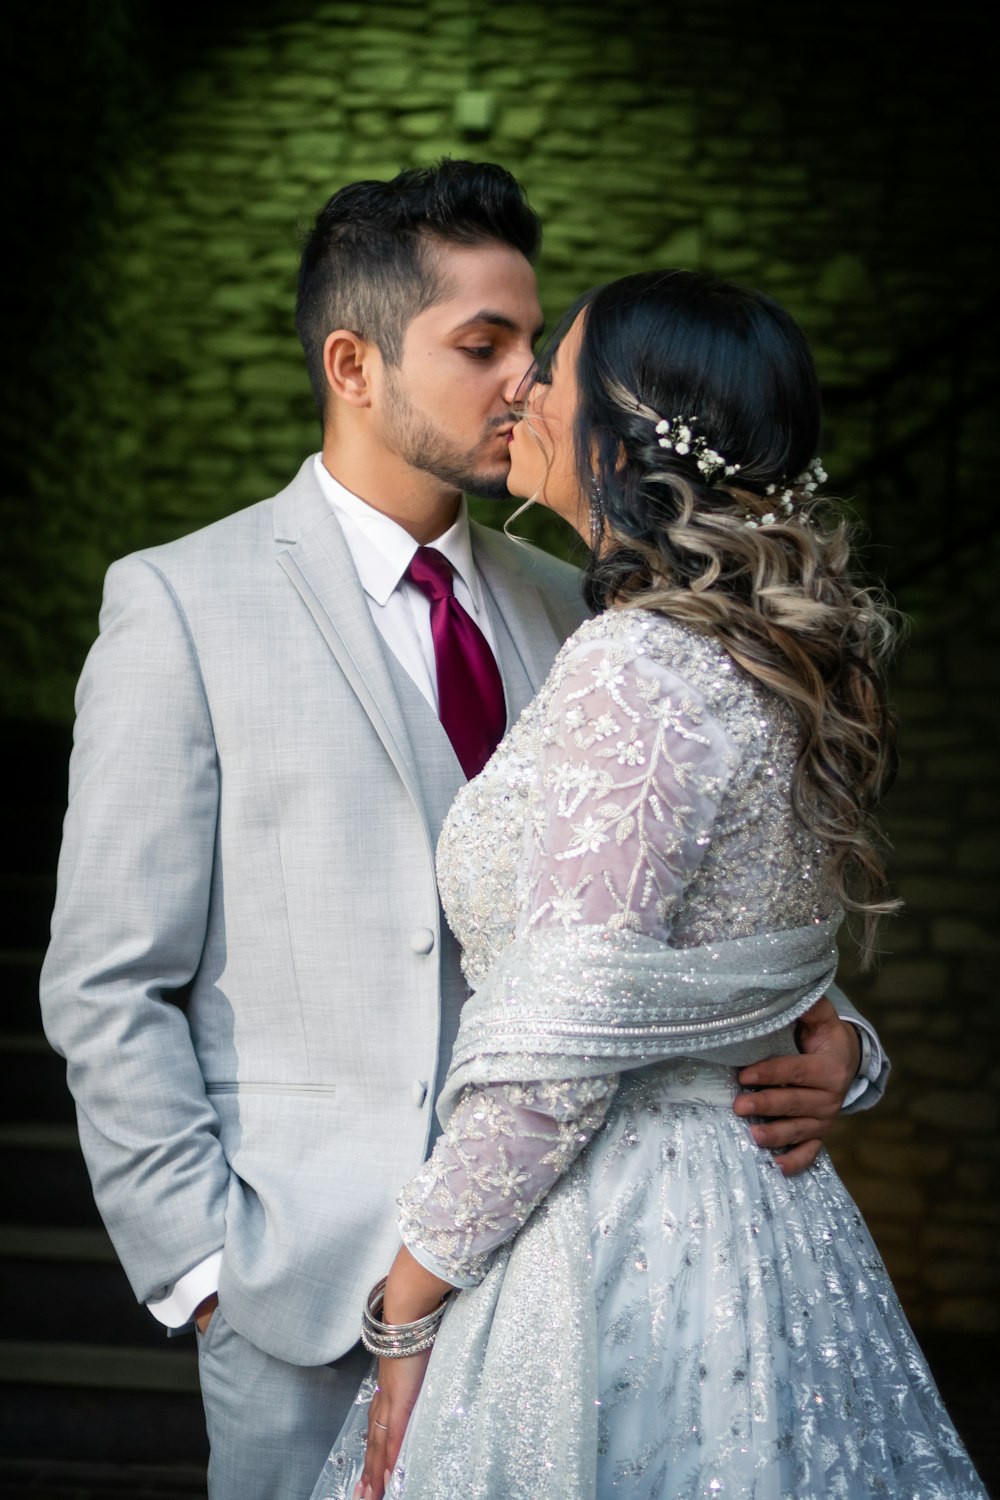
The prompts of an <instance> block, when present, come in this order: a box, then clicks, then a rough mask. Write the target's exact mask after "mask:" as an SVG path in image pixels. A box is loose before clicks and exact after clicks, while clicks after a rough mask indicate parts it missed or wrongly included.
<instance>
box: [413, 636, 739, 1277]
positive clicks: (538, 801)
mask: <svg viewBox="0 0 1000 1500" xmlns="http://www.w3.org/2000/svg"><path fill="white" fill-rule="evenodd" d="M734 755H735V752H734V750H733V747H732V746H731V744H730V742H729V740H728V738H727V736H726V734H725V732H724V730H723V729H722V727H721V725H720V724H719V723H718V721H717V720H715V719H713V718H712V716H711V715H710V714H709V713H708V712H707V711H706V710H705V708H704V704H703V702H702V700H701V699H700V698H699V696H698V694H697V693H696V692H695V690H694V689H693V688H691V687H690V686H689V685H687V684H686V683H685V682H684V681H683V680H682V679H681V678H679V677H677V676H676V675H675V674H673V673H672V672H670V671H669V670H667V669H665V668H664V667H663V666H662V665H661V664H660V663H657V662H653V661H651V660H649V659H648V658H647V657H645V656H643V655H639V654H637V653H636V652H635V650H634V649H631V650H630V649H629V648H628V647H627V646H622V645H615V644H613V643H608V642H603V641H600V640H597V641H594V640H589V641H587V642H586V643H585V644H583V645H582V646H579V647H578V648H577V649H576V650H575V651H573V653H572V655H571V656H570V657H569V659H568V661H567V662H566V663H565V665H564V668H563V671H562V672H561V674H560V676H559V678H558V680H557V685H556V687H555V690H554V692H553V693H552V695H551V698H550V700H549V702H548V705H547V707H546V710H545V713H544V717H543V720H542V724H541V750H540V754H539V757H538V764H537V771H536V775H535V777H534V781H533V787H532V791H531V793H530V796H529V803H528V807H529V813H528V818H527V822H526V828H525V850H524V862H523V866H522V883H521V891H520V899H519V917H518V924H517V931H516V934H515V938H514V941H515V942H516V941H518V940H519V939H520V938H523V937H524V936H525V935H527V934H529V933H532V932H534V931H536V930H538V929H539V928H541V927H544V926H547V925H548V926H551V925H553V924H555V925H562V926H565V927H573V926H578V925H589V926H592V927H600V928H611V929H614V928H619V929H620V928H622V927H628V928H630V929H634V930H636V931H641V932H643V933H645V934H647V935H649V936H654V937H658V938H660V939H662V940H664V941H669V937H670V926H671V918H672V913H673V912H674V911H675V910H676V907H677V905H678V903H679V901H680V900H681V897H682V895H683V892H684V889H685V887H686V885H687V884H688V883H689V881H690V880H691V878H692V876H693V874H694V872H695V870H696V869H697V867H698V865H699V863H700V862H701V859H702V858H703V855H704V851H705V849H706V847H707V845H708V842H709V839H710V837H711V829H712V824H713V821H714V818H715V815H716V811H717V808H718V803H719V799H720V797H721V795H722V792H723V790H724V788H725V785H726V783H727V781H728V779H729V776H730V774H731V771H732V766H733V763H734ZM526 1066H528V1067H529V1068H530V1059H529V1060H527V1063H526ZM617 1083H618V1078H617V1075H616V1074H613V1073H611V1074H608V1075H605V1076H603V1077H599V1078H589V1079H566V1080H564V1081H562V1082H557V1083H546V1082H538V1081H531V1079H530V1077H529V1078H528V1079H527V1080H511V1081H509V1082H504V1083H496V1084H490V1085H487V1086H483V1087H480V1088H470V1089H468V1090H467V1091H466V1092H465V1094H464V1095H463V1096H462V1097H461V1099H460V1101H459V1103H458V1105H457V1107H456V1108H455V1110H454V1112H453V1114H452V1116H451V1118H450V1120H449V1122H448V1125H447V1128H446V1131H445V1133H444V1135H442V1137H441V1138H440V1139H439V1141H438V1142H437V1145H436V1146H435V1149H434V1152H433V1155H432V1156H431V1157H430V1159H429V1160H428V1161H427V1162H426V1163H425V1164H424V1166H423V1168H422V1169H421V1171H420V1172H419V1173H418V1174H417V1176H416V1177H415V1178H414V1179H413V1181H412V1182H411V1183H410V1184H409V1185H408V1186H407V1187H406V1188H405V1189H404V1191H403V1193H402V1194H401V1196H400V1200H399V1205H400V1220H399V1226H400V1232H401V1234H402V1237H403V1241H404V1243H405V1244H406V1245H407V1247H408V1248H409V1250H410V1251H411V1253H412V1254H413V1255H414V1256H415V1257H416V1259H417V1260H419V1261H420V1262H421V1264H423V1265H424V1266H425V1267H426V1268H427V1269H428V1270H431V1271H433V1272H434V1273H435V1274H436V1275H438V1276H440V1277H442V1279H443V1280H446V1281H450V1282H451V1283H452V1284H453V1285H455V1286H470V1285H474V1284H475V1283H476V1282H477V1281H479V1280H480V1279H481V1278H482V1276H483V1275H484V1274H485V1272H486V1270H487V1268H488V1264H489V1260H490V1256H491V1254H492V1252H493V1251H494V1250H496V1248H497V1247H498V1246H499V1245H501V1244H502V1243H503V1242H504V1241H505V1240H507V1239H509V1238H510V1237H511V1236H512V1235H513V1234H515V1233H516V1232H517V1231H518V1229H520V1227H521V1226H522V1225H523V1224H524V1222H525V1221H526V1220H527V1218H528V1217H529V1215H530V1214H531V1212H532V1210H533V1209H534V1208H535V1207H536V1206H537V1204H538V1203H539V1202H540V1201H541V1199H542V1198H543V1197H544V1196H545V1194H546V1193H547V1192H549V1191H550V1189H551V1188H552V1186H553V1185H554V1183H555V1182H556V1181H557V1180H558V1178H559V1177H560V1175H561V1174H562V1173H563V1172H565V1171H566V1170H567V1168H568V1167H569V1166H570V1165H571V1163H572V1162H573V1161H574V1159H575V1158H576V1157H577V1156H578V1155H579V1153H580V1151H582V1150H583V1148H584V1146H585V1145H586V1144H587V1142H588V1141H589V1140H590V1139H591V1137H592V1136H593V1134H594V1132H595V1131H596V1130H598V1129H599V1128H600V1126H601V1124H602V1123H603V1120H604V1118H605V1116H606V1114H607V1111H608V1109H609V1107H610V1105H611V1102H612V1099H613V1097H614V1093H615V1089H616V1088H617Z"/></svg>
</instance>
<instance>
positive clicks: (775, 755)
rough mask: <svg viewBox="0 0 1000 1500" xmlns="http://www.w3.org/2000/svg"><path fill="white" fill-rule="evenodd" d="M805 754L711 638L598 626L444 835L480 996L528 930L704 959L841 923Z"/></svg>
mask: <svg viewBox="0 0 1000 1500" xmlns="http://www.w3.org/2000/svg"><path fill="white" fill-rule="evenodd" d="M798 738H799V737H798V729H797V725H796V721H795V716H794V714H793V712H792V710H791V709H790V708H789V707H788V705H787V704H785V703H784V702H783V701H782V700H780V699H778V698H777V697H776V696H775V695H774V694H773V693H770V692H768V691H767V690H766V689H765V688H764V687H762V686H761V685H760V684H759V683H757V682H756V681H755V680H754V679H752V678H751V677H750V676H749V675H748V674H747V673H745V672H743V671H742V670H741V669H740V668H738V667H737V666H736V665H735V663H734V662H733V660H732V658H731V657H730V656H729V654H728V652H727V651H726V650H725V649H724V648H723V647H722V646H721V645H719V644H718V643H717V642H716V641H714V640H713V639H712V638H710V637H709V636H707V635H705V634H703V633H701V632H698V631H695V630H693V629H691V628H689V627H687V626H684V625H680V624H678V623H676V622H675V621H672V620H670V619H667V618H666V617H665V616H662V615H658V614H654V613H651V612H649V611H647V610H638V609H633V610H615V611H608V612H607V613H605V614H603V615H600V616H598V617H597V618H596V619H593V620H588V621H587V622H586V623H585V624H584V625H582V626H581V627H580V628H579V629H578V630H577V631H576V632H575V633H574V635H572V636H571V637H570V639H569V640H568V641H567V642H566V644H565V645H564V647H563V648H562V650H561V651H560V653H559V656H558V657H557V659H556V662H555V665H554V667H553V669H552V672H551V673H550V675H549V678H548V680H547V682H546V683H545V686H544V687H543V689H542V691H541V692H540V693H539V695H538V697H537V698H536V699H535V700H534V701H533V702H532V703H531V704H529V706H528V707H527V708H526V709H525V711H524V713H523V714H522V715H521V717H520V719H519V720H518V721H517V723H516V724H515V725H514V726H513V728H512V729H511V730H510V732H509V733H508V735H507V736H506V738H505V739H504V740H503V742H502V743H501V745H500V746H499V748H498V749H497V751H496V753H495V755H494V756H493V757H492V759H491V760H490V761H489V762H488V764H487V765H486V767H485V769H484V770H483V771H482V773H481V774H480V775H479V776H477V777H476V778H475V779H474V780H473V781H471V782H470V783H469V784H468V785H467V786H466V787H464V788H463V789H462V791H461V792H460V793H459V795H458V797H457V798H456V800H455V802H454V804H453V806H452V808H451V811H450V812H449V814H448V817H447V819H446V820H445V824H444V827H443V830H442V833H441V839H440V842H439V844H438V874H439V881H440V887H441V894H442V900H443V902H444V906H445V911H446V913H447V916H448V920H449V923H450V924H451V927H452V929H453V931H454V932H455V934H456V936H457V937H458V940H459V942H460V943H461V945H462V948H463V967H464V968H465V972H466V977H467V978H468V980H469V982H470V984H472V985H473V987H476V986H477V985H478V984H480V983H481V982H482V981H483V979H484V978H485V976H486V974H487V973H488V971H489V969H490V968H491V967H492V965H493V964H494V963H495V962H496V959H497V958H498V956H499V954H500V953H501V952H502V951H503V949H504V948H506V947H507V945H508V944H509V943H510V942H511V941H512V939H513V937H514V935H515V932H516V931H517V929H518V927H519V926H522V927H523V928H538V927H539V926H545V925H551V924H561V925H563V926H564V927H572V926H575V925H578V924H584V923H586V924H598V925H601V924H608V925H610V926H612V927H615V926H617V927H629V928H633V929H635V930H638V931H643V932H646V933H648V934H650V935H652V936H660V937H663V938H666V939H668V940H669V941H670V943H671V944H672V945H673V946H675V947H688V946H694V945H698V944H705V943H709V942H713V941H716V942H717V941H720V940H723V939H725V938H731V937H742V936H749V935H752V934H755V933H759V932H766V931H769V930H771V931H773V930H775V929H780V928H785V927H796V926H800V925H804V924H806V923H809V922H811V921H815V920H817V919H818V918H821V917H825V916H827V915H828V914H829V912H830V911H831V909H832V908H833V906H834V905H835V899H834V896H833V893H832V891H831V888H830V881H829V876H828V872H827V862H826V860H825V858H824V852H823V848H822V846H821V845H819V844H818V843H817V841H816V840H815V839H814V838H812V837H811V836H810V835H809V834H808V833H807V832H806V831H805V830H804V829H803V828H802V826H801V825H800V824H799V822H798V820H797V819H796V817H795V815H794V813H793V811H792V804H791V780H792V772H793V769H794V765H795V760H796V756H797V753H798Z"/></svg>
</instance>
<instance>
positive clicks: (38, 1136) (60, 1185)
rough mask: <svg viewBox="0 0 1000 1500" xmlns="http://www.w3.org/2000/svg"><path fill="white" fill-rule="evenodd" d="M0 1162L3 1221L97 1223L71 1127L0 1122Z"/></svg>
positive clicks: (93, 1226)
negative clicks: (2, 1181) (0, 1164)
mask: <svg viewBox="0 0 1000 1500" xmlns="http://www.w3.org/2000/svg"><path fill="white" fill-rule="evenodd" d="M0 1163H2V1171H3V1179H4V1188H3V1199H2V1202H3V1208H2V1213H3V1216H4V1219H5V1221H6V1222H7V1223H9V1224H29V1225H50V1226H52V1227H58V1228H70V1229H96V1228H99V1227H100V1222H101V1221H100V1216H99V1215H98V1212H97V1209H96V1207H95V1206H94V1195H93V1193H92V1191H91V1187H90V1178H89V1177H88V1175H87V1168H86V1167H85V1165H84V1161H83V1156H82V1155H81V1153H80V1143H79V1140H78V1138H77V1133H76V1126H75V1125H68V1124H45V1123H41V1122H33V1123H29V1124H21V1123H17V1122H13V1123H5V1124H0Z"/></svg>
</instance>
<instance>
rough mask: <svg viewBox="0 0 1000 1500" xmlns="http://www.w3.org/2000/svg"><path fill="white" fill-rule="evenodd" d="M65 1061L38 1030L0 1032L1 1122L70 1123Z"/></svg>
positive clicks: (27, 1123)
mask: <svg viewBox="0 0 1000 1500" xmlns="http://www.w3.org/2000/svg"><path fill="white" fill-rule="evenodd" d="M75 1118H76V1115H75V1111H74V1106H73V1100H72V1097H71V1095H70V1092H69V1089H68V1088H67V1087H66V1063H65V1061H64V1059H63V1058H61V1057H60V1056H59V1054H58V1053H56V1052H53V1050H52V1048H51V1047H50V1046H49V1044H48V1042H47V1041H46V1040H45V1037H44V1036H43V1035H42V1032H41V1031H23V1032H0V1123H4V1124H11V1125H17V1124H21V1125H29V1124H34V1123H38V1124H53V1125H55V1124H59V1125H72V1124H73V1121H74V1120H75Z"/></svg>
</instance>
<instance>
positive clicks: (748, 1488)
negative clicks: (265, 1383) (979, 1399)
mask: <svg viewBox="0 0 1000 1500" xmlns="http://www.w3.org/2000/svg"><path fill="white" fill-rule="evenodd" d="M735 1093H736V1084H735V1078H734V1075H733V1073H732V1072H731V1071H730V1070H729V1069H726V1068H721V1067H717V1066H713V1065H711V1064H706V1063H695V1062H690V1063H689V1062H686V1061H681V1062H672V1063H665V1064H660V1065H657V1066H656V1067H652V1068H649V1069H645V1070H642V1071H641V1072H637V1073H634V1074H630V1075H627V1076H626V1077H625V1078H624V1079H623V1080H622V1084H621V1086H620V1089H619V1093H618V1096H617V1099H616V1102H615V1106H614V1109H613V1111H612V1114H611V1115H610V1117H609V1119H608V1121H607V1123H606V1125H605V1127H604V1129H603V1130H602V1131H601V1132H600V1133H599V1134H598V1136H597V1137H595V1139H594V1141H593V1142H592V1143H591V1146H590V1147H589V1149H588V1151H587V1152H586V1153H585V1154H584V1156H583V1157H581V1158H580V1161H579V1163H578V1165H577V1168H575V1169H574V1173H573V1174H571V1176H572V1178H573V1180H571V1181H569V1182H565V1180H564V1184H560V1188H558V1189H557V1190H556V1193H557V1194H559V1193H562V1194H563V1196H564V1197H565V1199H566V1201H567V1204H568V1205H569V1207H568V1208H567V1211H566V1212H565V1213H563V1214H562V1215H560V1214H559V1213H558V1212H553V1213H552V1214H551V1215H550V1216H549V1217H550V1219H551V1223H546V1218H545V1215H544V1214H542V1215H541V1216H539V1213H537V1212H536V1215H535V1219H538V1223H537V1224H535V1219H533V1220H532V1221H529V1224H528V1226H526V1228H525V1230H522V1232H521V1234H520V1235H519V1236H518V1237H517V1239H516V1240H515V1241H514V1242H513V1244H512V1246H511V1247H510V1249H509V1250H505V1251H504V1252H502V1253H501V1255H500V1256H499V1257H498V1261H497V1264H496V1266H495V1267H494V1268H493V1270H491V1272H490V1273H489V1275H488V1276H487V1279H486V1281H485V1282H484V1283H483V1284H482V1285H481V1286H480V1287H476V1288H473V1289H472V1290H471V1291H468V1292H463V1293H462V1294H461V1295H460V1297H459V1298H458V1299H457V1302H456V1304H455V1307H454V1309H453V1310H452V1311H451V1312H450V1313H449V1316H448V1318H447V1319H446V1321H445V1327H444V1329H443V1330H442V1335H441V1337H440V1338H439V1341H438V1345H437V1347H436V1349H435V1353H434V1356H433V1358H432V1360H431V1365H430V1369H429V1372H428V1380H427V1382H426V1384H425V1391H424V1394H422V1396H421V1401H420V1402H418V1405H417V1408H416V1410H415V1413H414V1417H413V1420H412V1421H411V1424H410V1428H409V1430H408V1432H407V1436H406V1440H405V1442H404V1446H403V1451H402V1453H401V1455H400V1460H399V1463H398V1465H397V1469H396V1472H395V1474H394V1476H393V1480H392V1484H391V1488H390V1495H391V1496H393V1497H405V1500H451V1497H458V1496H461V1497H462V1500H472V1497H477V1500H543V1497H545V1500H593V1497H595V1496H596V1497H598V1500H612V1497H627V1500H696V1497H697V1500H701V1497H712V1496H719V1497H722V1500H734V1497H737V1500H868V1497H872V1496H880V1497H898V1500H913V1497H914V1496H918V1495H919V1496H922V1497H923V1496H926V1497H928V1500H945V1497H948V1500H955V1497H970V1500H971V1497H975V1500H985V1491H984V1489H983V1488H982V1486H981V1484H980V1483H979V1481H978V1479H977V1477H976V1475H975V1473H974V1471H973V1469H972V1467H971V1464H970V1462H969V1460H968V1457H967V1455H966V1453H965V1450H964V1448H963V1446H962V1444H961V1441H960V1440H959V1438H958V1436H957V1434H956V1433H955V1430H954V1428H953V1426H952V1425H951V1422H950V1421H949V1419H948V1416H947V1413H946V1412H945V1411H944V1408H943V1406H942V1404H941V1401H940V1398H939V1396H938V1394H937V1391H936V1388H935V1386H934V1383H933V1380H932V1378H931V1376H930V1373H929V1371H928V1369H927V1366H926V1363H925V1361H924V1359H923V1356H922V1355H921V1353H920V1350H919V1348H918V1347H917V1345H916V1342H915V1340H914V1338H913V1335H912V1333H911V1331H910V1329H909V1326H908V1324H907V1322H906V1319H905V1317H904V1315H903V1312H902V1309H901V1308H900V1305H899V1302H898V1300H897V1298H896V1295H895V1293H894V1291H893V1289H892V1286H891V1284H890V1282H889V1279H888V1276H887V1275H886V1272H885V1269H884V1267H883V1265H882V1263H881V1260H880V1258H879V1256H878V1253H877V1251H876V1249H875V1246H874V1244H873V1242H872V1240H871V1237H870V1236H869V1234H868V1232H867V1230H866V1229H865V1226H864V1224H863V1222H862V1219H861V1216H860V1214H859V1212H858V1210H857V1208H856V1206H855V1205H854V1203H853V1202H852V1200H851V1199H850V1197H849V1196H848V1194H847V1192H846V1191H845V1189H844V1187H843V1185H842V1183H841V1182H840V1179H839V1178H838V1177H837V1174H836V1172H835V1171H834V1169H833V1167H832V1165H831V1163H830V1161H829V1159H828V1158H827V1157H826V1156H825V1154H824V1155H823V1156H821V1158H820V1160H819V1162H818V1163H817V1164H816V1165H815V1166H814V1167H813V1168H812V1169H811V1170H810V1171H808V1172H806V1173H804V1174H803V1175H801V1176H799V1177H795V1178H791V1179H786V1178H784V1177H783V1176H782V1174H781V1172H780V1171H779V1170H778V1168H777V1166H776V1165H775V1163H774V1160H773V1158H771V1157H770V1156H769V1155H768V1154H767V1153H766V1152H762V1151H761V1150H760V1149H759V1148H758V1147H757V1146H756V1145H755V1144H754V1142H753V1140H752V1138H751V1136H750V1134H749V1131H748V1128H747V1125H746V1123H745V1122H743V1121H741V1120H739V1119H738V1118H737V1117H736V1116H735V1115H734V1114H733V1113H732V1108H731V1105H732V1100H733V1097H734V1095H735ZM574 1195H575V1198H574ZM553 1196H555V1195H553ZM574 1202H575V1204H576V1205H577V1207H576V1208H574V1207H573V1203H574ZM553 1208H554V1209H558V1204H555V1205H553ZM560 1223H561V1224H562V1229H560ZM553 1225H554V1226H555V1229H553ZM566 1225H570V1226H573V1225H576V1226H577V1227H578V1231H579V1235H580V1242H579V1244H578V1245H576V1246H575V1247H574V1246H571V1247H570V1253H571V1254H572V1253H574V1251H575V1253H576V1255H577V1256H578V1260H579V1265H580V1267H581V1268H582V1280H581V1285H583V1286H585V1287H586V1289H587V1291H586V1296H587V1298H588V1303H587V1305H583V1304H577V1305H575V1306H573V1305H571V1306H568V1307H566V1308H559V1307H556V1308H555V1309H553V1307H552V1305H551V1299H550V1288H549V1286H548V1285H547V1283H546V1277H545V1267H546V1265H552V1264H553V1257H554V1255H557V1254H558V1253H560V1252H559V1241H558V1235H559V1234H560V1233H563V1232H564V1229H565V1226H566ZM533 1226H534V1227H533ZM554 1235H555V1237H553V1236H554ZM554 1247H555V1248H554ZM522 1262H523V1264H522ZM467 1299H468V1300H467ZM455 1314H457V1316H455ZM560 1317H561V1318H562V1319H563V1324H562V1327H560V1322H559V1319H560ZM581 1327H582V1328H583V1335H584V1336H583V1337H581ZM529 1341H530V1347H529ZM561 1346H562V1347H563V1348H565V1350H566V1351H567V1353H569V1351H571V1350H572V1351H582V1352H576V1353H574V1354H573V1356H572V1358H571V1359H570V1360H569V1361H568V1368H569V1371H570V1374H569V1376H568V1377H567V1376H566V1371H565V1369H564V1368H563V1367H562V1366H561V1365H560V1361H559V1355H560V1347H561ZM588 1350H589V1351H591V1352H590V1353H588ZM463 1361H465V1365H466V1368H462V1365H463ZM546 1361H548V1363H547V1364H546ZM435 1366H438V1370H437V1372H436V1376H435V1379H434V1380H433V1381H432V1378H431V1377H432V1375H434V1374H435ZM492 1384H495V1385H497V1386H499V1387H503V1386H504V1385H505V1384H506V1385H507V1386H508V1387H509V1389H507V1390H502V1389H500V1390H493V1389H492V1388H490V1387H491V1385H492ZM425 1395H427V1396H428V1401H427V1403H426V1404H425V1400H424V1396H425ZM369 1397H370V1389H369V1390H366V1389H365V1388H363V1389H362V1391H361V1392H360V1393H359V1404H358V1405H357V1407H356V1408H355V1411H354V1413H353V1414H352V1417H351V1418H350V1419H349V1420H348V1423H347V1424H346V1426H345V1429H344V1432H343V1433H342V1435H341V1438H340V1439H339V1440H338V1444H337V1445H336V1446H335V1448H334V1450H333V1453H332V1454H331V1458H330V1460H329V1462H328V1464H327V1467H326V1469H325V1470H324V1473H323V1476H322V1477H321V1481H320V1484H319V1485H318V1486H317V1489H316V1491H315V1492H314V1497H313V1500H346V1497H347V1496H349V1495H350V1494H351V1492H352V1490H353V1487H354V1484H355V1482H356V1480H357V1478H358V1475H359V1473H360V1461H359V1460H360V1455H362V1454H363V1449H364V1436H363V1434H364V1427H365V1421H366V1412H365V1409H366V1403H367V1399H369ZM546 1424H548V1425H546Z"/></svg>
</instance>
